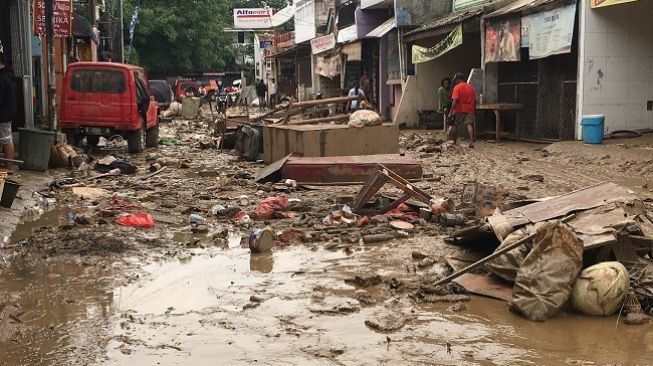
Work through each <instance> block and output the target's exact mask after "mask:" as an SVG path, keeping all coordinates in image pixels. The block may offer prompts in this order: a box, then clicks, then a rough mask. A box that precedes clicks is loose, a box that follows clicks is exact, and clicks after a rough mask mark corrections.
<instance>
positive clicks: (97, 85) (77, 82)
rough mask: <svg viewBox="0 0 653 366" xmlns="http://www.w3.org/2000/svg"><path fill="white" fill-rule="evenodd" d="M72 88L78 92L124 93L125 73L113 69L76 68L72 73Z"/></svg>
mask: <svg viewBox="0 0 653 366" xmlns="http://www.w3.org/2000/svg"><path fill="white" fill-rule="evenodd" d="M72 89H73V90H74V91H76V92H80V93H111V94H120V93H124V91H125V74H124V73H123V72H122V71H114V70H77V71H75V72H74V73H73V81H72Z"/></svg>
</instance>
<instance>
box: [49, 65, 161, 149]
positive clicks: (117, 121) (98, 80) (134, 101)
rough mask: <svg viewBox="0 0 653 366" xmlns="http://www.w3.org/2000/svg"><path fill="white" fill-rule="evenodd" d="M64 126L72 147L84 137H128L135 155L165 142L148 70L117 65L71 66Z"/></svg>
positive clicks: (65, 93)
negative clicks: (160, 138) (161, 138)
mask: <svg viewBox="0 0 653 366" xmlns="http://www.w3.org/2000/svg"><path fill="white" fill-rule="evenodd" d="M59 125H60V126H61V129H62V130H63V132H64V133H66V136H67V138H68V142H69V143H70V144H71V145H77V144H78V143H79V142H80V141H81V139H82V138H83V137H86V142H87V143H88V144H89V145H97V143H98V141H99V139H100V137H101V136H104V137H107V138H108V137H111V136H113V135H121V136H123V137H126V138H127V145H128V147H129V152H130V153H139V152H142V151H143V150H144V149H145V147H156V146H157V145H158V143H159V106H158V105H157V103H156V100H155V99H154V96H153V95H152V93H151V92H150V89H149V86H148V80H147V74H146V73H145V70H143V68H141V67H138V66H134V65H127V64H119V63H112V62H76V63H73V64H70V65H69V66H68V69H67V70H66V75H65V76H64V81H63V92H62V95H61V102H60V107H59Z"/></svg>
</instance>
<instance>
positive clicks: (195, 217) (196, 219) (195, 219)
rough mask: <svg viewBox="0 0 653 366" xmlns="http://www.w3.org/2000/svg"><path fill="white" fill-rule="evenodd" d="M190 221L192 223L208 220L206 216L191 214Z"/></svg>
mask: <svg viewBox="0 0 653 366" xmlns="http://www.w3.org/2000/svg"><path fill="white" fill-rule="evenodd" d="M189 221H190V222H191V223H195V224H199V223H201V222H204V221H206V218H204V217H203V216H202V215H198V214H191V215H190V217H189Z"/></svg>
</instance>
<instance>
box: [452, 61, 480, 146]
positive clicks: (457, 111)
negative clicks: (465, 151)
mask: <svg viewBox="0 0 653 366" xmlns="http://www.w3.org/2000/svg"><path fill="white" fill-rule="evenodd" d="M453 85H454V88H453V92H452V93H451V99H452V100H453V102H452V104H451V112H449V139H450V140H452V141H453V142H454V143H456V141H457V138H458V137H457V134H458V128H459V127H462V126H466V127H467V132H468V133H469V147H474V136H475V131H474V121H475V118H476V91H475V90H474V87H473V86H471V85H470V84H468V83H467V82H466V81H465V76H464V75H463V74H461V73H457V74H456V75H455V76H454V77H453Z"/></svg>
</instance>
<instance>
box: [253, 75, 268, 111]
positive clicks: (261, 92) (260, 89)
mask: <svg viewBox="0 0 653 366" xmlns="http://www.w3.org/2000/svg"><path fill="white" fill-rule="evenodd" d="M267 92H268V87H267V86H265V83H264V82H263V79H261V80H259V81H258V84H256V96H257V97H258V109H259V111H261V112H262V111H263V110H264V109H265V94H266V93H267Z"/></svg>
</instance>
